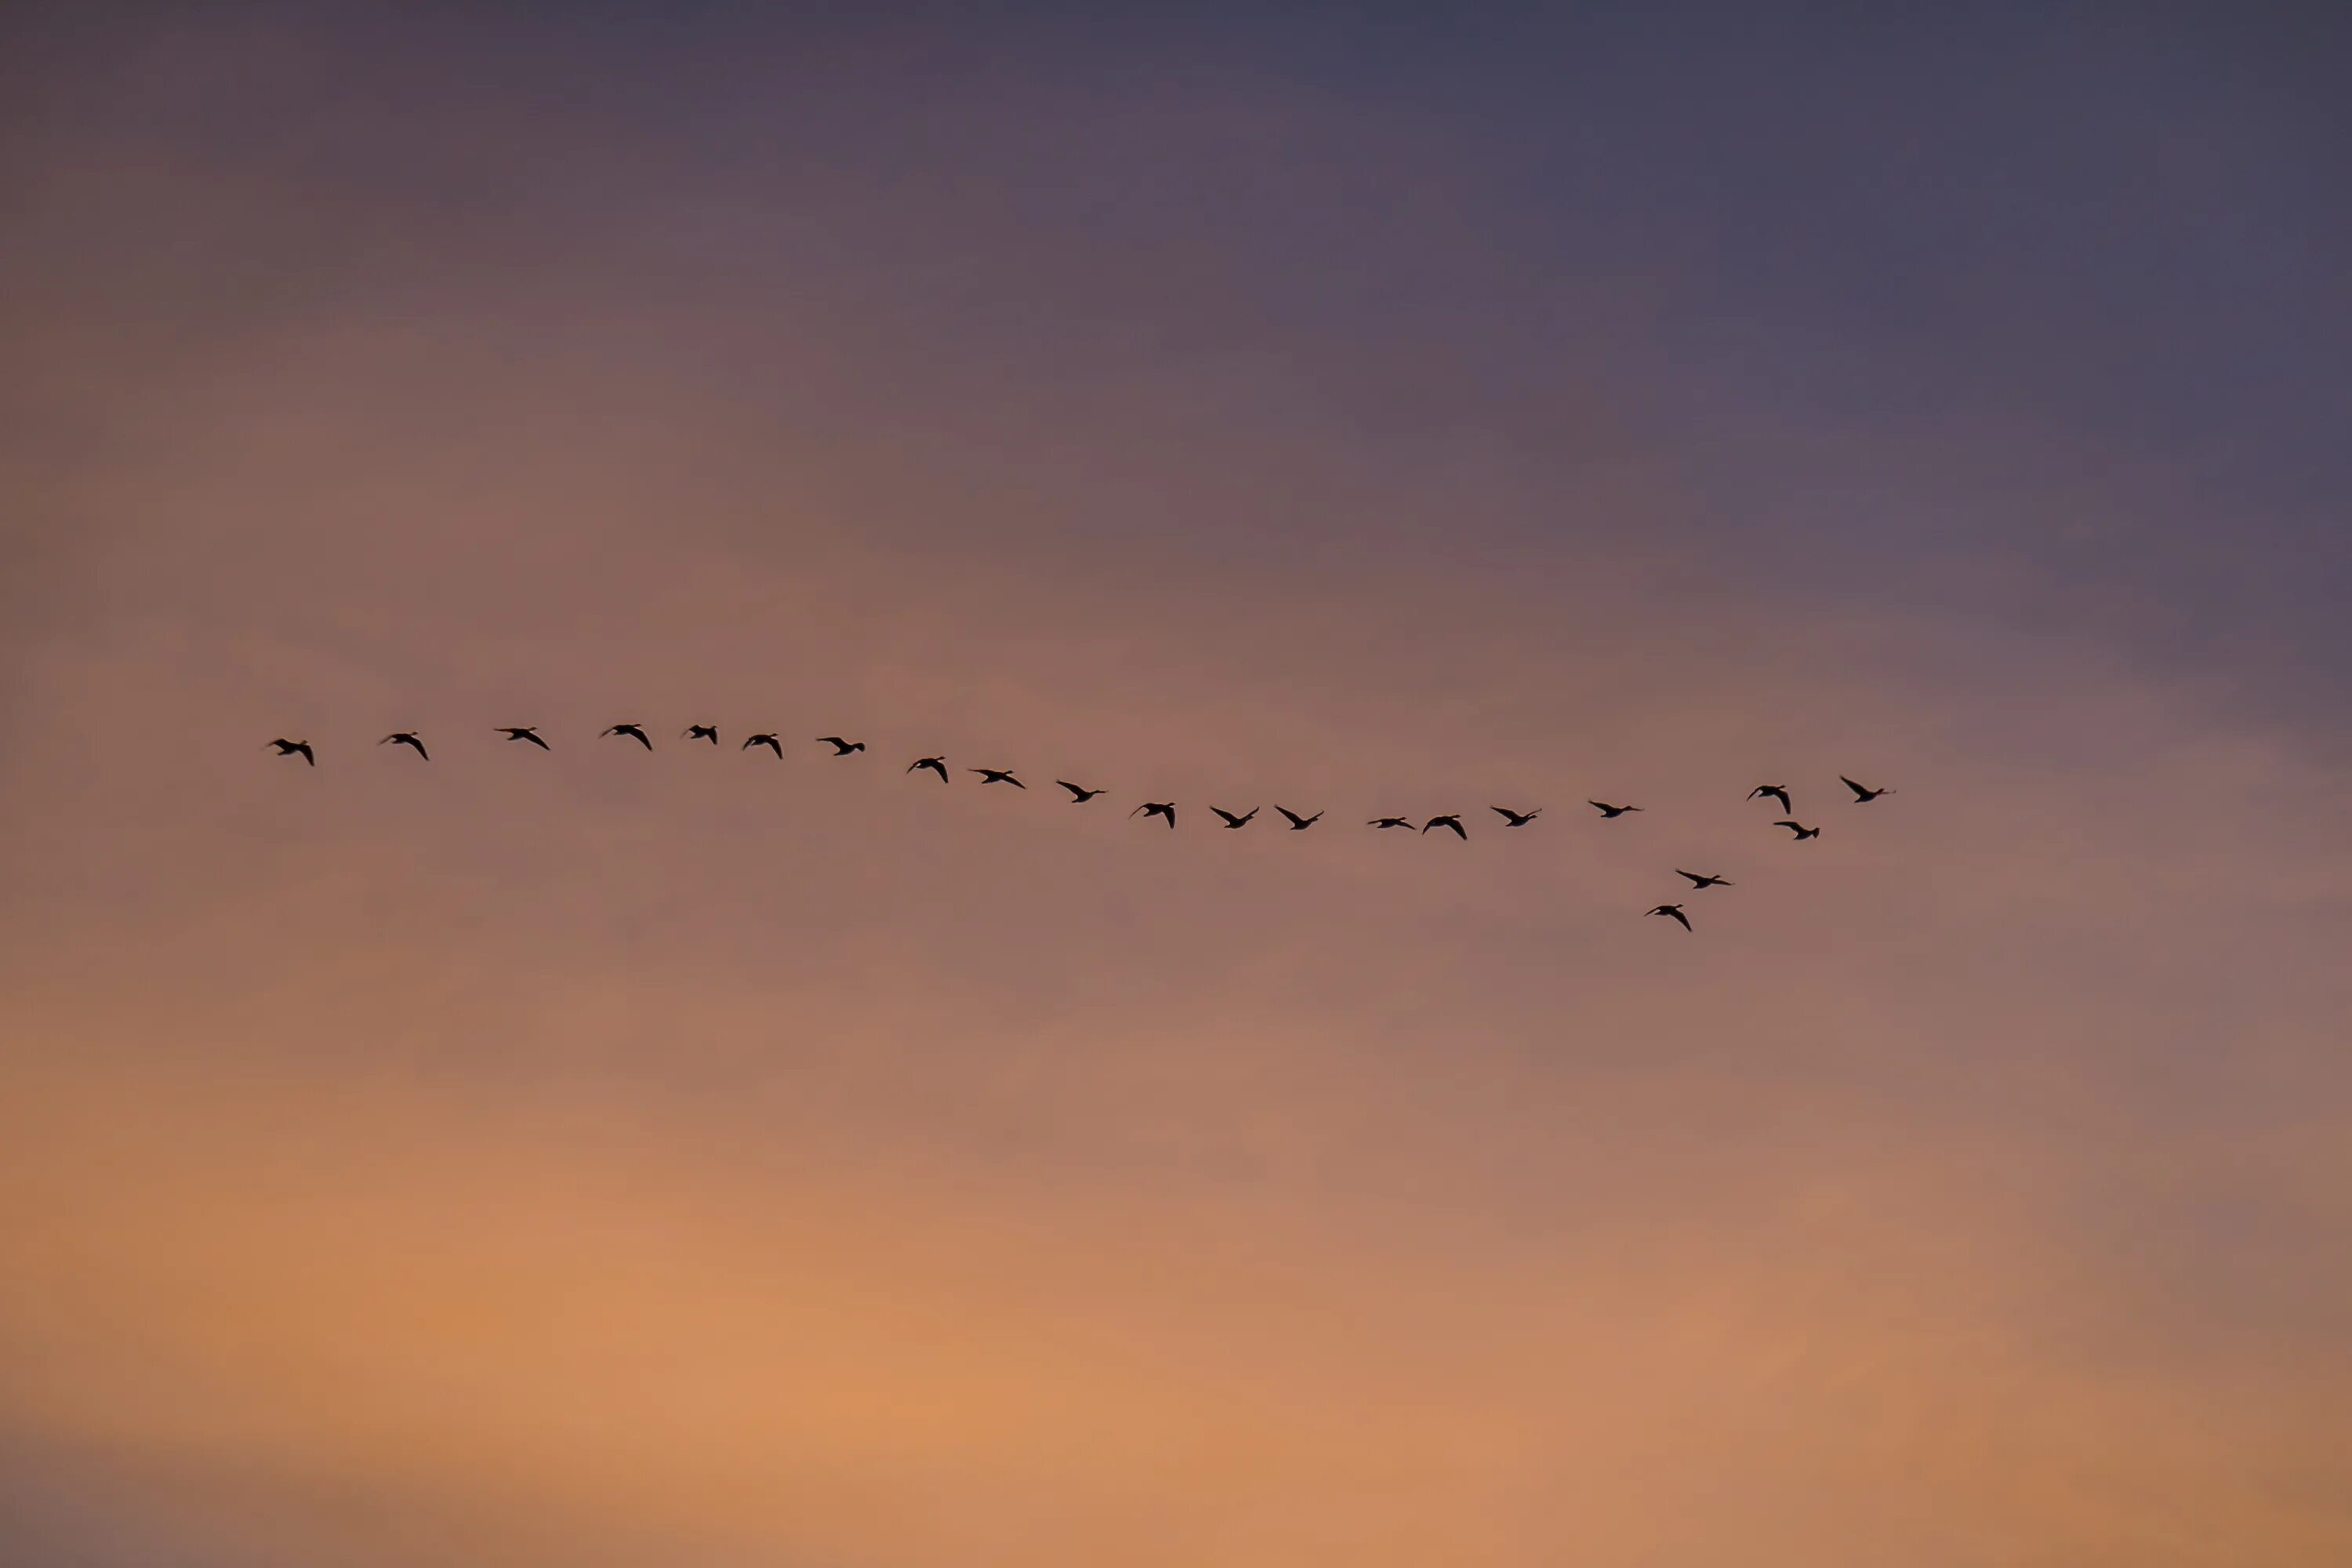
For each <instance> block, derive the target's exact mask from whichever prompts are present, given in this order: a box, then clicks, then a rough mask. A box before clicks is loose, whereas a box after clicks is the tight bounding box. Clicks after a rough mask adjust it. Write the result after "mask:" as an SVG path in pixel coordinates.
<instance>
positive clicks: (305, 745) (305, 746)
mask: <svg viewBox="0 0 2352 1568" xmlns="http://www.w3.org/2000/svg"><path fill="white" fill-rule="evenodd" d="M268 743H269V744H270V745H273V746H275V747H277V748H278V755H279V756H281V757H299V758H301V759H302V760H303V761H304V762H306V763H310V765H311V766H312V767H314V768H315V767H317V766H318V765H319V758H318V753H316V752H313V751H311V750H310V742H308V741H285V740H278V741H271V742H268ZM378 744H382V742H378Z"/></svg>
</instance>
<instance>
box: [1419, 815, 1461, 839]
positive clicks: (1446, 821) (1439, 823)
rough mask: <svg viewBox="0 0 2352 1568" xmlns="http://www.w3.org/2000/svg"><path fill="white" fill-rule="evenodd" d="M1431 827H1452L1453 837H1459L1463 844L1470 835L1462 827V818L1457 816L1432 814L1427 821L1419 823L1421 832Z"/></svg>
mask: <svg viewBox="0 0 2352 1568" xmlns="http://www.w3.org/2000/svg"><path fill="white" fill-rule="evenodd" d="M1433 827H1450V828H1452V829H1454V837H1456V838H1459V839H1461V840H1462V841H1463V842H1464V843H1465V844H1467V843H1468V842H1469V841H1470V835H1469V833H1468V832H1466V831H1465V829H1464V828H1463V826H1462V819H1461V818H1460V817H1458V816H1433V817H1431V818H1430V819H1429V820H1428V821H1427V822H1424V823H1423V824H1422V825H1421V830H1422V831H1423V833H1426V832H1428V831H1429V830H1430V829H1431V828H1433Z"/></svg>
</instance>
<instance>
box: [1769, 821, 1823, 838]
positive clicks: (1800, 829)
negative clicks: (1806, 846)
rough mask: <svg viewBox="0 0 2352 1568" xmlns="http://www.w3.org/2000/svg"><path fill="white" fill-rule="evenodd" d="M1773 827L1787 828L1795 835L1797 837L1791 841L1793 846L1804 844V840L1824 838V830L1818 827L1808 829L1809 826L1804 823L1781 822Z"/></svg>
mask: <svg viewBox="0 0 2352 1568" xmlns="http://www.w3.org/2000/svg"><path fill="white" fill-rule="evenodd" d="M1772 826H1775V827H1785V828H1787V829H1788V830H1789V831H1790V832H1791V833H1793V834H1795V835H1796V836H1797V837H1795V838H1793V839H1791V840H1790V843H1792V844H1793V843H1801V842H1802V841H1803V840H1805V839H1808V838H1819V837H1821V836H1822V830H1821V829H1820V828H1818V827H1807V826H1805V825H1804V824H1803V823H1801V822H1789V821H1786V820H1783V821H1780V822H1776V823H1774V824H1773V825H1772Z"/></svg>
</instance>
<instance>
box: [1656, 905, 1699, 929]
mask: <svg viewBox="0 0 2352 1568" xmlns="http://www.w3.org/2000/svg"><path fill="white" fill-rule="evenodd" d="M1650 913H1652V914H1654V915H1664V916H1666V917H1667V918H1668V919H1670V920H1677V921H1682V924H1683V930H1685V931H1688V930H1690V928H1691V923H1690V916H1688V915H1686V914H1685V913H1683V907H1682V906H1681V905H1680V904H1660V905H1659V906H1658V907H1657V908H1656V909H1654V910H1651V911H1650Z"/></svg>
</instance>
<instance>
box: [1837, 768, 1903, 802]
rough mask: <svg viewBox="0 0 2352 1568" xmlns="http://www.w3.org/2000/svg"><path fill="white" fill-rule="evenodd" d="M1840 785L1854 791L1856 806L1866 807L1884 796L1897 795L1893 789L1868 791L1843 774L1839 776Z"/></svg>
mask: <svg viewBox="0 0 2352 1568" xmlns="http://www.w3.org/2000/svg"><path fill="white" fill-rule="evenodd" d="M1838 783H1840V784H1843V785H1845V787H1846V788H1848V789H1850V790H1852V791H1853V803H1854V805H1866V804H1868V803H1869V802H1871V801H1874V800H1876V799H1877V798H1878V797H1879V796H1880V795H1893V794H1894V793H1895V792H1894V791H1893V790H1891V789H1866V788H1864V786H1863V785H1861V784H1856V783H1854V782H1853V780H1852V779H1850V778H1848V777H1846V776H1845V775H1844V774H1843V773H1840V774H1838Z"/></svg>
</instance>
